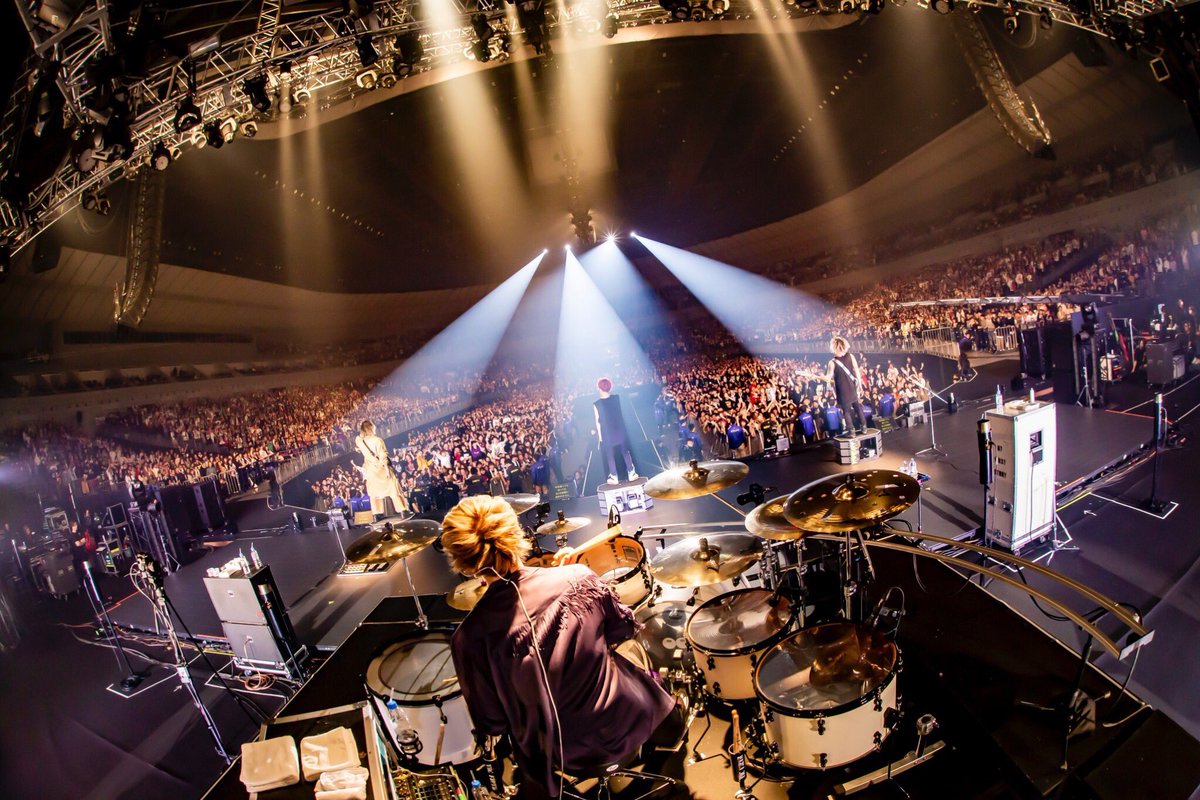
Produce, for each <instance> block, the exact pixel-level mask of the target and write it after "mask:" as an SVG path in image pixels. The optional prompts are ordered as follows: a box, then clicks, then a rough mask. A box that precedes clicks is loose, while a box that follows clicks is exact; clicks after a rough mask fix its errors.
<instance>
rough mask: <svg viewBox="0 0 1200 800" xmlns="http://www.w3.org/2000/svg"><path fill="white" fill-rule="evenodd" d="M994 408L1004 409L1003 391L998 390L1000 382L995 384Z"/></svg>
mask: <svg viewBox="0 0 1200 800" xmlns="http://www.w3.org/2000/svg"><path fill="white" fill-rule="evenodd" d="M996 410H997V411H1003V410H1004V393H1003V392H1001V391H1000V384H998V383H997V384H996Z"/></svg>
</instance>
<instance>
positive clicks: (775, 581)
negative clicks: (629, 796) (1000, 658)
mask: <svg viewBox="0 0 1200 800" xmlns="http://www.w3.org/2000/svg"><path fill="white" fill-rule="evenodd" d="M748 472H749V470H748V468H747V466H746V465H745V464H743V463H741V462H737V461H706V462H696V461H693V462H691V463H690V464H688V465H687V466H683V467H677V468H674V469H669V470H666V471H664V472H662V473H660V474H659V475H656V476H655V477H653V478H651V479H650V480H649V481H647V482H646V485H645V491H646V494H648V495H650V496H652V497H654V498H656V499H663V500H676V499H679V500H681V499H688V498H694V497H701V496H705V495H710V494H713V493H715V492H717V491H719V490H721V489H724V488H727V487H730V486H733V485H735V484H737V483H738V482H739V481H741V480H743V479H744V478H745V477H746V476H747V474H748ZM919 491H920V487H919V485H918V484H917V482H916V481H915V480H914V479H913V478H911V477H909V476H908V475H905V474H903V473H900V472H894V471H890V470H881V469H871V470H863V471H857V472H849V473H844V474H839V475H834V476H830V477H827V478H823V479H821V480H818V481H814V482H812V483H810V484H808V485H806V486H803V487H801V488H800V489H798V490H797V491H794V492H792V493H791V494H789V495H784V496H780V497H776V498H773V499H770V500H767V501H766V502H764V503H762V504H761V505H759V506H758V507H756V508H755V509H754V510H753V511H752V512H751V513H750V514H749V515H747V516H746V518H745V520H744V522H743V523H742V527H743V528H744V532H740V533H734V532H714V533H707V534H706V533H697V532H696V531H697V530H700V529H703V528H706V527H716V526H717V524H715V523H709V524H706V525H694V524H692V525H689V524H686V523H684V524H679V525H667V526H662V531H661V532H657V533H652V534H650V536H651V537H652V538H654V539H656V540H658V542H659V545H660V546H659V547H658V549H657V551H656V552H654V553H653V555H650V554H648V552H647V547H646V544H645V543H644V542H643V536H642V534H643V531H642V530H640V529H639V530H638V531H637V533H636V534H634V535H628V534H626V533H625V532H624V531H622V530H621V528H620V526H619V525H616V526H613V527H610V528H609V529H608V530H607V531H606V532H605V533H603V534H601V535H599V536H596V537H593V538H592V539H591V540H589V541H588V542H587V543H585V544H583V545H581V546H580V547H578V548H576V549H575V550H574V551H573V552H571V554H570V555H569V556H567V557H566V558H565V559H564V560H565V561H567V562H574V563H578V564H581V565H583V566H586V567H587V568H588V569H590V570H591V571H593V572H594V573H596V575H597V576H599V577H600V578H601V580H603V581H605V582H606V583H608V584H609V585H610V586H611V587H612V589H613V591H614V592H615V594H616V595H617V597H618V598H619V600H620V602H621V603H622V604H624V605H625V606H627V607H629V608H630V609H631V610H632V611H633V613H634V615H635V617H636V618H637V619H638V620H639V621H640V622H641V623H642V625H641V627H640V630H639V631H638V633H637V635H636V637H635V639H634V640H632V641H631V642H630V643H628V644H627V646H626V647H625V648H624V649H623V650H622V652H621V655H623V656H624V657H626V658H630V659H631V660H633V661H634V662H635V663H639V664H641V665H643V666H644V667H647V668H649V669H650V670H651V671H655V672H657V673H658V674H659V675H660V676H662V678H663V679H664V682H665V684H666V685H667V687H668V688H669V689H670V690H671V691H672V692H673V693H674V694H675V695H676V696H677V697H678V698H679V699H680V700H681V701H682V702H683V704H684V707H685V708H689V709H691V714H692V716H693V717H694V716H695V715H696V714H697V713H698V710H697V709H699V708H705V709H708V710H717V709H718V708H719V707H722V706H724V707H727V708H730V709H732V710H740V711H741V713H742V715H743V716H742V718H743V719H747V718H748V719H749V720H751V722H749V723H748V724H747V725H746V732H745V733H746V735H747V737H748V740H749V741H750V742H751V744H752V750H753V752H754V753H755V758H754V759H753V760H752V763H756V764H757V765H759V766H760V767H761V768H762V769H763V770H770V769H782V770H795V769H815V770H823V769H828V768H833V767H837V766H840V765H844V764H847V763H850V762H852V761H855V760H857V759H859V758H861V757H864V756H866V755H868V754H870V753H871V752H874V751H876V750H878V749H879V748H880V747H881V745H882V743H883V741H884V740H885V739H886V738H887V737H888V735H889V734H890V733H891V732H892V731H893V730H895V729H896V727H897V725H898V724H899V718H900V714H899V702H898V698H897V688H896V675H897V673H898V672H899V670H900V668H901V659H900V653H899V650H898V648H897V646H896V644H895V642H894V641H893V639H892V638H891V637H892V635H893V634H894V626H892V627H891V629H890V631H885V630H881V629H880V626H877V625H876V624H875V622H876V619H875V617H876V616H877V614H870V613H868V610H869V607H868V606H867V599H866V595H867V594H868V591H869V589H870V581H871V579H872V577H873V570H872V568H871V565H870V559H869V556H868V555H867V548H866V546H865V542H866V541H869V540H870V539H871V538H872V537H875V536H877V535H878V534H880V533H881V532H882V531H883V530H884V523H885V522H886V521H887V520H889V519H891V518H892V517H895V516H896V515H898V514H900V513H902V512H903V511H904V510H905V509H907V508H909V507H910V506H911V505H913V504H914V503H915V502H916V501H917V499H918V494H919ZM760 497H761V495H760ZM504 499H505V500H507V501H508V502H509V503H510V504H511V505H512V506H513V508H514V510H515V511H516V512H517V513H518V514H523V513H525V512H526V511H530V510H532V509H534V508H535V507H536V508H537V509H538V520H537V522H536V524H535V525H531V526H529V527H528V528H527V532H528V534H529V535H530V537H531V539H532V540H533V542H534V543H535V545H536V542H537V538H536V535H551V536H554V537H556V541H557V542H558V544H559V546H560V547H561V546H562V545H564V544H565V543H566V534H567V533H570V532H573V531H577V530H579V529H581V528H583V527H585V526H586V525H588V524H589V523H590V520H589V519H587V518H584V517H566V516H565V515H564V514H563V513H562V512H559V513H558V515H557V518H556V519H554V520H551V521H549V522H546V521H545V520H544V516H545V514H546V507H545V506H544V505H540V504H539V502H538V498H537V496H536V495H529V496H520V495H518V496H513V497H506V498H504ZM732 524H733V523H722V524H721V525H722V526H723V527H726V528H728V527H730V525H732ZM377 528H378V529H377V530H373V531H372V532H371V533H369V534H367V535H366V536H363V537H361V538H360V539H359V540H357V541H356V542H354V543H353V544H352V545H351V547H350V549H349V550H348V551H347V555H348V557H353V558H354V559H356V560H357V559H396V558H400V559H404V558H406V557H407V556H409V555H412V553H414V552H416V551H418V550H420V549H422V548H423V547H424V546H426V545H428V544H429V543H431V542H432V541H433V540H434V539H435V538H436V537H437V533H438V526H437V524H436V523H432V522H428V521H422V520H409V521H406V522H403V523H393V524H390V525H387V526H377ZM668 528H679V529H683V530H680V531H679V532H671V533H667V529H668ZM667 538H673V539H675V541H674V542H672V543H670V544H667V542H666V540H667ZM351 554H353V555H351ZM557 563H559V559H558V557H557V556H556V555H555V554H554V553H549V552H546V551H543V550H541V548H540V546H535V547H534V550H533V552H531V554H530V556H529V557H528V559H527V560H526V564H527V565H528V566H552V565H555V564H557ZM755 567H757V570H754V569H753V568H755ZM486 588H487V587H486V584H484V583H483V582H481V581H479V580H478V579H472V580H468V581H466V582H464V583H462V584H460V585H459V586H458V587H456V588H455V589H454V590H453V591H452V592H450V593H449V594H448V595H447V597H446V602H447V603H448V604H449V605H450V606H451V607H453V608H456V609H460V610H463V611H469V610H470V609H472V608H473V607H474V606H475V605H476V604H477V603H478V602H480V600H481V599H482V598H483V596H484V593H485V591H486ZM876 612H878V609H876ZM422 628H423V629H422V630H420V631H416V632H414V633H413V634H412V636H411V637H409V638H406V639H404V640H403V641H401V642H398V643H396V644H394V645H392V646H391V647H389V648H388V649H387V650H386V651H384V652H383V653H382V654H380V655H379V656H378V657H377V658H376V659H375V661H373V662H372V663H371V666H370V669H369V671H368V674H367V685H368V688H369V689H370V690H371V692H372V693H373V694H374V695H375V696H376V698H377V700H380V701H382V700H386V701H387V703H388V709H389V710H388V712H387V713H388V714H389V715H390V717H389V719H390V720H391V721H392V722H391V723H389V724H393V725H394V727H395V728H396V730H395V731H394V733H395V734H396V736H397V741H398V742H399V745H400V746H401V747H408V748H409V752H410V754H412V755H413V756H414V757H415V759H416V760H417V761H418V762H419V763H422V764H434V763H454V764H460V763H465V762H467V761H470V760H472V759H473V758H476V757H477V754H476V753H474V751H473V750H472V749H471V747H470V745H469V743H468V741H467V740H468V738H469V728H470V725H469V720H468V719H464V716H465V713H466V712H465V707H462V708H460V705H461V695H460V694H459V693H458V688H457V678H456V677H455V675H454V671H453V665H452V664H451V663H450V660H449V634H448V632H446V631H444V630H441V629H436V628H435V629H430V628H428V627H427V626H422ZM748 710H749V711H750V712H751V713H746V712H747V711H748ZM741 733H742V731H740V730H739V736H740V735H741ZM430 759H432V760H430Z"/></svg>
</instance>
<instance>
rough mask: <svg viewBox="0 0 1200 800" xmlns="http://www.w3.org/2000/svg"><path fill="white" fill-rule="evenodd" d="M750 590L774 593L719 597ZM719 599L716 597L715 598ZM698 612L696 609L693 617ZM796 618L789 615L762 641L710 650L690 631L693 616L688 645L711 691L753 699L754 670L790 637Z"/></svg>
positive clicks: (735, 698) (725, 696)
mask: <svg viewBox="0 0 1200 800" xmlns="http://www.w3.org/2000/svg"><path fill="white" fill-rule="evenodd" d="M746 592H761V593H762V594H763V597H764V599H766V598H768V597H770V595H771V593H770V592H769V591H767V590H765V589H736V590H734V591H732V592H726V593H725V594H723V595H719V597H726V596H729V595H734V594H742V593H746ZM716 599H717V598H712V600H716ZM712 600H710V601H705V603H703V604H701V606H698V607H697V611H698V610H699V609H700V608H702V607H703V606H704V605H707V604H708V603H709V602H712ZM694 614H695V612H693V616H694ZM794 621H795V617H794V616H792V617H789V619H788V621H787V622H786V623H785V624H784V625H783V626H782V627H781V628H780V629H779V630H778V631H776V632H775V633H773V634H772V635H770V636H768V637H767V638H765V639H763V640H762V641H760V642H757V643H755V644H753V645H746V646H745V647H742V648H739V649H738V650H737V651H725V650H714V649H708V648H705V647H704V646H702V645H698V644H696V641H695V639H693V637H692V636H691V634H690V632H689V631H690V627H691V619H689V621H688V627H687V628H685V631H684V634H685V636H687V641H688V646H689V647H690V648H691V649H692V652H693V654H694V656H695V660H696V667H697V668H698V669H699V670H700V674H701V675H703V676H704V683H705V687H706V690H707V691H708V693H709V694H711V695H714V696H716V697H719V698H721V699H722V700H751V699H753V698H754V697H755V691H754V672H755V669H756V668H757V666H758V660H759V658H761V657H762V655H763V654H764V653H765V652H766V651H767V650H769V649H771V647H773V646H774V645H775V644H776V643H778V642H779V641H781V640H783V639H785V638H787V635H788V633H789V632H790V631H791V628H792V624H793V623H794Z"/></svg>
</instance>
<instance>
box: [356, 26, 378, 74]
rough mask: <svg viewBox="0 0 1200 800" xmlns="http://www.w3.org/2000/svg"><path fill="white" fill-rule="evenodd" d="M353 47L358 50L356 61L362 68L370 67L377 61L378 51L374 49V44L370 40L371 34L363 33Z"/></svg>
mask: <svg viewBox="0 0 1200 800" xmlns="http://www.w3.org/2000/svg"><path fill="white" fill-rule="evenodd" d="M354 46H355V47H356V48H357V49H358V60H359V61H360V62H361V63H362V65H363V66H364V67H370V66H373V65H374V64H375V62H376V61H378V60H379V51H378V50H376V49H375V42H374V41H373V40H372V38H371V34H369V33H364V34H363V35H362V36H360V37H358V41H357V42H355V44H354Z"/></svg>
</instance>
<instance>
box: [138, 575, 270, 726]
mask: <svg viewBox="0 0 1200 800" xmlns="http://www.w3.org/2000/svg"><path fill="white" fill-rule="evenodd" d="M160 591H161V594H162V596H163V599H164V600H165V601H166V603H167V607H168V608H170V609H171V613H173V614H174V615H175V619H177V620H179V624H180V625H182V626H183V630H184V631H185V632H186V633H187V635H188V638H189V639H191V640H192V642H196V641H197V639H196V636H195V634H193V633H192V629H191V628H189V627H188V626H187V623H186V622H184V621H183V617H181V616H180V615H179V610H178V609H177V608H175V604H174V603H173V602H171V598H170V597H169V596H168V595H167V593H166V591H165V590H160ZM198 649H199V650H200V657H201V658H203V659H204V663H205V664H207V665H208V668H209V669H210V670H212V674H213V677H215V678H216V679H217V681H218V682H219V683H220V684H221V686H223V687H224V688H225V691H226V692H228V693H229V695H230V696H231V697H233V699H234V702H236V703H237V704H238V706H239V707H240V708H241V709H242V711H243V712H245V714H246V716H247V717H249V718H250V721H251V722H254V723H263V722H266V721H267V720H269V719H270V718H271V715H270V714H268V713H267V712H266V711H264V710H263V708H262V706H260V705H259V704H258V703H256V702H254V701H253V700H251V699H250V698H248V697H243V696H242V695H240V694H238V693H237V692H236V691H234V689H233V687H232V686H230V685H229V684H228V683H226V682H225V678H224V677H223V676H222V675H221V672H220V670H218V669H217V668H216V666H214V665H213V663H212V661H211V660H209V658H208V653H206V652H204V648H202V647H201V648H198ZM251 708H253V709H254V713H255V714H257V715H258V719H255V718H254V715H253V714H251V713H250V709H251Z"/></svg>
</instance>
